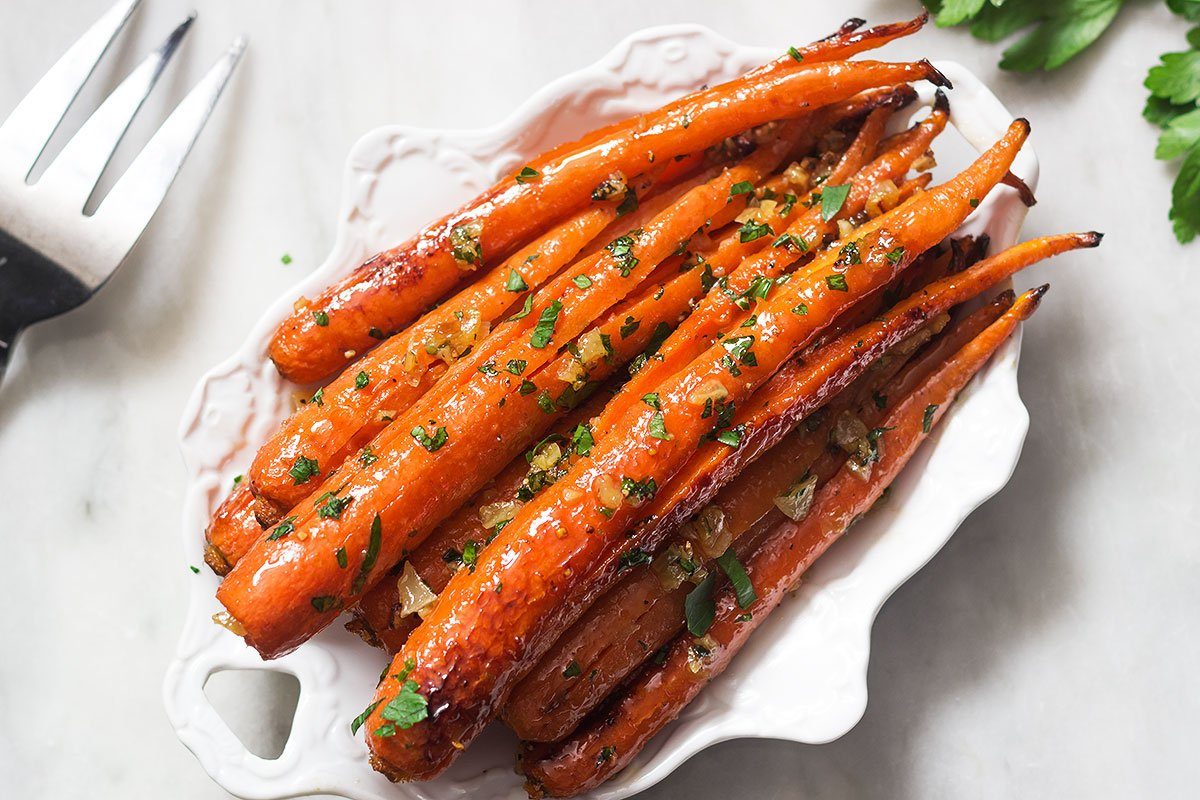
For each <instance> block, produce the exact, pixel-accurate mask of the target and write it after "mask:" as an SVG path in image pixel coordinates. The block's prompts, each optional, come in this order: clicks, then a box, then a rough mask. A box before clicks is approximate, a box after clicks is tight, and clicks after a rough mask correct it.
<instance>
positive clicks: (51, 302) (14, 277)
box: [0, 0, 245, 376]
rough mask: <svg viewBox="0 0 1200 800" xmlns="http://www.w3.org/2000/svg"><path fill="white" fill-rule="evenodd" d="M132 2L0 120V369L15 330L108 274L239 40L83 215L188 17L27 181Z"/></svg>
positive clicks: (164, 184) (190, 135)
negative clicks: (36, 176) (90, 211)
mask: <svg viewBox="0 0 1200 800" xmlns="http://www.w3.org/2000/svg"><path fill="white" fill-rule="evenodd" d="M140 1H141V0H119V2H117V4H116V5H115V6H114V7H113V8H111V9H110V10H109V11H108V12H107V13H106V14H105V15H104V16H103V17H102V18H101V19H100V20H98V21H97V22H96V23H95V24H94V25H92V27H91V28H90V29H89V30H88V31H87V33H85V34H84V35H83V37H82V38H80V39H79V41H77V42H76V43H75V44H74V45H72V46H71V49H70V50H68V51H67V52H66V54H65V55H64V56H63V57H62V58H61V59H59V61H58V63H57V64H55V65H54V66H53V67H52V68H51V69H50V71H49V72H47V73H46V75H45V76H44V77H43V78H42V79H41V80H40V81H39V82H38V84H37V86H35V87H34V88H33V90H32V91H31V92H30V93H29V94H28V95H26V96H25V98H24V99H23V100H22V101H21V102H20V103H19V104H18V105H17V107H16V108H15V109H14V110H13V112H12V114H11V115H10V116H9V118H8V119H7V121H5V123H4V124H3V125H2V126H0V376H2V375H3V373H4V369H5V367H6V365H7V363H8V357H9V354H10V353H11V351H12V348H13V343H14V342H15V340H16V337H17V334H18V333H20V331H21V330H22V329H23V328H25V327H27V326H28V325H31V324H32V323H34V322H38V321H40V320H44V319H47V318H49V317H53V316H56V315H58V314H62V313H63V312H65V311H69V310H71V309H73V308H75V307H76V306H78V305H79V304H81V303H83V302H84V301H85V300H87V299H88V298H89V297H91V296H92V295H93V294H94V293H95V292H96V290H97V289H99V288H100V286H102V285H103V284H104V282H105V281H106V280H108V278H109V277H110V276H111V275H112V274H113V272H115V271H116V269H117V267H118V266H119V265H120V263H121V261H122V260H124V258H125V256H126V255H127V254H128V253H129V251H130V250H131V249H132V248H133V245H134V243H135V242H137V239H138V237H139V236H140V235H141V234H142V231H143V230H145V228H146V225H147V223H149V222H150V218H151V217H152V216H153V215H154V212H155V210H156V209H157V208H158V206H159V204H160V203H161V202H162V199H163V196H164V195H166V193H167V189H168V188H170V186H171V182H172V181H173V180H174V179H175V175H176V173H177V172H178V171H179V168H180V167H181V166H182V165H183V161H184V159H185V158H186V157H187V154H188V152H189V151H190V150H191V148H192V145H193V144H194V143H195V141H196V138H197V137H198V136H199V135H200V131H201V129H202V128H203V127H204V124H205V122H207V121H208V117H209V115H210V114H211V113H212V110H213V108H214V107H215V106H216V103H217V100H218V99H219V98H220V96H221V92H222V90H223V89H224V88H225V84H226V83H228V81H229V77H230V76H231V75H232V74H233V70H234V68H235V67H236V66H237V63H238V60H239V59H240V57H241V54H242V50H243V49H244V47H245V40H244V39H242V38H240V37H239V38H238V39H237V40H236V41H234V43H233V44H232V46H230V48H229V50H228V51H227V52H226V53H225V54H224V55H223V56H222V57H221V58H220V59H219V60H218V61H217V63H216V64H215V65H214V66H213V67H212V68H211V69H210V70H209V72H208V73H207V74H206V75H205V76H204V78H203V79H202V80H201V81H200V82H199V83H198V84H197V85H196V86H195V88H193V89H192V90H191V92H189V93H188V95H187V97H186V98H184V100H183V101H182V102H181V103H180V104H179V105H178V106H176V107H175V109H174V111H172V112H171V114H170V116H169V117H167V119H166V121H165V122H163V124H162V125H161V126H160V127H159V128H158V130H157V131H156V132H155V133H154V135H153V136H152V137H151V139H150V141H149V142H148V143H147V144H146V146H145V148H144V149H143V150H142V151H141V153H139V154H138V156H137V157H136V158H135V159H134V161H133V163H132V164H131V165H130V167H129V169H128V170H127V171H126V172H125V174H124V175H122V176H121V177H120V179H119V180H118V181H117V182H116V184H115V185H114V186H113V188H112V190H111V191H110V192H109V193H108V195H107V196H106V197H105V198H104V199H103V201H102V202H101V203H100V205H99V207H98V208H97V209H96V211H95V213H94V214H91V215H90V216H89V215H85V214H84V206H85V205H86V203H87V202H88V199H89V198H90V196H91V194H92V192H93V191H94V190H95V187H96V183H97V182H98V181H99V179H100V176H101V173H103V172H104V169H105V167H106V166H107V165H108V161H109V159H110V158H111V157H112V154H113V151H114V150H115V149H116V146H117V144H118V143H119V142H120V141H121V138H122V137H123V136H124V135H125V131H126V130H127V129H128V127H129V124H130V122H131V121H132V120H133V117H134V115H135V114H136V113H137V111H138V109H139V108H140V107H141V105H142V102H143V101H144V100H145V99H146V97H147V95H149V93H150V90H151V89H153V88H154V84H155V83H156V82H157V81H158V78H159V76H160V75H161V74H162V71H163V69H164V68H165V67H166V65H167V62H168V61H170V60H171V57H172V56H173V55H174V54H175V51H176V49H177V48H178V46H179V43H180V42H181V41H182V40H183V37H184V36H185V35H186V34H187V31H188V29H189V28H190V27H191V24H192V21H193V20H194V18H195V16H194V15H192V16H190V17H188V18H187V19H186V20H184V21H183V22H182V23H181V24H180V25H179V26H178V27H177V28H176V29H175V30H174V31H172V33H171V35H170V36H168V37H167V40H166V41H165V42H163V44H162V45H161V46H160V47H159V48H158V49H157V50H155V51H154V52H153V53H151V54H150V55H149V56H147V57H146V59H145V60H144V61H143V62H142V63H141V64H140V65H139V66H138V67H137V68H135V69H134V71H133V72H132V73H130V75H129V76H128V77H127V78H126V79H125V80H124V81H122V82H121V84H120V85H119V86H118V87H117V88H116V89H114V90H113V92H112V93H111V94H110V95H109V96H108V97H107V98H106V99H105V100H104V102H103V103H102V104H101V105H100V107H99V108H98V109H96V111H95V113H93V114H92V116H91V117H89V118H88V120H87V121H86V122H85V123H84V124H83V126H82V127H81V128H80V129H79V131H78V132H77V133H76V134H75V135H74V136H73V137H72V138H71V139H70V141H69V142H68V143H67V144H66V146H65V147H64V148H63V150H62V152H61V153H60V154H59V155H58V156H57V157H56V158H55V159H54V161H53V162H51V164H50V166H49V167H48V168H47V169H46V171H45V172H44V173H43V175H42V176H41V178H40V179H39V180H38V181H36V182H34V183H30V182H29V176H30V173H31V172H32V171H33V167H34V164H35V163H36V162H37V160H38V158H39V157H40V156H41V154H42V151H43V150H44V149H45V147H46V144H47V143H48V142H49V140H50V137H51V136H52V135H53V134H54V132H55V130H56V129H57V128H58V126H59V124H60V123H61V122H62V119H63V116H64V115H65V114H66V112H67V109H68V108H69V107H70V105H71V103H72V102H74V100H75V97H76V96H77V95H78V93H79V90H80V89H81V88H83V85H84V83H85V82H86V81H87V79H88V78H89V77H90V76H91V74H92V71H93V70H94V69H95V67H96V64H97V63H98V62H99V61H100V58H101V57H102V56H103V55H104V53H105V51H106V50H107V49H108V47H109V45H110V44H111V43H112V41H113V40H114V39H115V38H116V36H117V34H118V33H120V31H121V29H122V28H123V27H125V23H126V22H127V21H128V20H129V17H130V15H132V14H133V12H134V10H135V9H136V7H137V6H138V4H139V3H140Z"/></svg>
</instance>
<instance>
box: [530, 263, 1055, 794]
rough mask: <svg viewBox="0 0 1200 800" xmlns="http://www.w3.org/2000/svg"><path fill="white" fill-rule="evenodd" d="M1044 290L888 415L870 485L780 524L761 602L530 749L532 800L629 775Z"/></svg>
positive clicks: (718, 619)
mask: <svg viewBox="0 0 1200 800" xmlns="http://www.w3.org/2000/svg"><path fill="white" fill-rule="evenodd" d="M1044 289H1045V287H1043V288H1042V289H1037V290H1034V291H1033V292H1029V293H1027V294H1025V295H1022V296H1021V298H1020V299H1019V300H1018V301H1017V302H1016V303H1015V304H1014V306H1013V307H1012V309H1010V310H1009V311H1008V312H1006V313H1005V314H1004V315H1003V316H1002V317H1001V318H1000V319H999V320H998V321H996V322H995V323H993V324H992V325H991V326H989V327H988V328H987V329H986V330H985V331H984V332H983V333H981V334H980V335H979V336H978V337H976V338H975V339H974V340H972V341H971V342H970V343H969V344H968V345H967V346H966V347H964V348H963V349H962V350H960V351H959V352H958V353H956V354H955V355H954V357H953V358H952V359H951V360H950V361H949V362H948V363H947V364H945V366H943V367H942V368H941V369H939V370H938V371H937V372H936V373H935V374H934V375H932V376H930V377H929V378H928V379H927V380H926V381H925V382H923V383H922V384H921V385H920V386H919V387H918V388H917V389H916V391H914V392H912V393H911V394H910V395H908V396H907V397H905V398H904V400H902V401H901V402H900V403H898V404H897V405H896V406H895V407H894V408H892V409H891V410H890V411H889V413H888V414H887V417H886V421H885V423H884V424H883V426H882V432H881V433H880V435H879V439H878V443H879V446H880V455H879V460H878V461H877V462H876V463H875V465H874V469H873V471H872V472H871V475H870V477H869V478H867V479H866V480H863V478H862V477H861V475H859V474H857V473H856V472H855V471H854V470H852V469H851V468H850V467H849V465H848V466H847V467H845V468H843V469H842V470H841V471H839V472H838V473H837V474H836V475H835V476H834V477H833V478H832V479H831V480H830V481H829V482H828V483H827V484H826V485H825V486H824V487H822V488H821V489H819V490H818V491H817V492H816V495H815V498H814V501H813V504H812V507H811V509H810V511H809V512H808V514H807V515H806V516H804V517H803V518H802V519H800V520H799V521H791V520H787V521H786V522H784V523H783V524H781V525H780V526H779V527H778V528H777V529H776V530H775V532H774V533H773V535H772V536H771V537H770V538H768V539H767V541H766V542H765V543H764V545H763V546H762V547H761V548H760V549H759V550H758V552H756V553H755V554H754V555H753V556H752V557H751V558H750V559H748V560H747V561H746V563H745V571H746V574H747V576H748V578H749V581H750V584H751V586H752V587H753V592H754V594H755V595H756V597H755V599H753V600H751V601H750V602H748V603H746V602H743V603H741V604H740V605H739V597H738V595H737V593H735V592H733V591H731V590H730V589H729V588H723V589H722V591H721V592H720V595H719V596H718V598H717V600H716V603H715V621H714V622H713V623H712V624H711V627H709V628H708V629H707V631H706V632H705V633H704V635H703V638H701V639H699V640H698V639H696V638H694V637H692V636H690V635H682V636H680V637H679V638H678V639H676V640H675V642H674V643H673V644H672V646H671V648H670V650H669V652H668V654H667V656H666V660H665V661H664V662H663V663H662V664H661V665H651V666H650V667H648V668H647V669H646V670H645V671H644V672H643V673H642V674H641V675H640V676H639V677H638V678H637V679H636V680H635V681H634V682H633V683H632V684H631V685H630V686H629V687H628V688H627V689H626V690H624V691H623V692H621V693H620V695H619V696H618V697H617V698H616V699H615V702H614V703H613V704H612V705H611V706H610V707H608V708H606V709H603V710H602V712H600V713H598V714H597V715H596V716H595V718H594V719H593V720H592V721H590V722H589V723H587V724H586V725H585V726H584V727H583V728H581V729H580V730H579V731H577V732H576V733H575V734H573V735H572V736H570V737H569V738H567V739H566V740H564V741H563V742H560V743H556V744H553V745H548V746H544V747H534V748H530V749H528V750H527V751H526V752H525V753H524V754H523V755H522V758H521V764H520V769H521V770H522V771H523V772H524V774H525V776H526V779H527V781H526V788H527V790H528V791H529V795H530V797H532V798H541V797H544V796H551V797H570V796H573V795H576V794H579V793H582V792H584V791H587V790H588V789H591V788H594V787H596V786H598V785H599V784H600V783H602V782H603V781H605V780H607V779H608V778H609V777H610V776H612V775H613V774H615V773H616V772H617V771H618V770H620V769H621V768H623V767H624V766H625V765H627V764H628V763H629V762H630V761H631V760H632V759H633V758H634V757H635V756H636V755H637V754H638V753H639V752H641V750H642V748H643V747H645V745H646V743H647V742H648V741H649V740H650V738H651V737H653V736H654V734H656V733H657V732H658V731H660V730H661V729H662V728H663V727H664V726H665V725H666V724H667V723H668V722H670V721H671V720H672V719H674V718H675V717H676V716H677V715H678V714H679V712H680V711H681V710H682V709H683V708H684V706H686V705H687V703H689V702H690V701H691V700H692V699H693V698H694V697H695V696H696V694H697V693H699V691H700V689H701V688H703V686H704V685H705V684H707V683H708V682H709V681H711V680H712V679H713V678H715V677H716V676H717V675H719V674H720V673H721V672H722V671H724V669H725V667H726V666H727V665H728V664H729V661H730V659H732V657H733V656H734V655H735V654H736V653H737V651H738V650H740V649H741V647H742V646H743V645H744V644H745V642H746V641H747V639H748V637H749V635H750V634H751V632H753V630H754V629H755V628H757V627H758V626H759V625H761V624H762V621H763V620H764V619H765V618H766V617H767V615H768V614H769V613H770V612H771V611H772V610H774V609H775V608H776V607H777V606H778V605H779V603H780V601H781V600H782V599H783V596H784V595H785V594H786V593H787V592H788V591H790V590H791V589H792V587H794V586H795V583H796V581H797V580H799V578H800V576H801V575H803V574H804V572H805V571H806V570H807V569H808V567H809V566H810V565H811V564H812V563H813V561H814V560H816V558H817V557H819V556H820V555H821V554H822V553H824V552H825V550H826V549H828V547H829V546H830V545H831V544H832V543H833V542H834V541H836V540H837V539H838V538H839V537H840V536H841V535H842V534H843V533H844V532H845V531H846V529H847V528H849V527H850V525H851V524H852V523H853V521H854V520H855V519H856V518H857V517H858V516H859V515H861V514H863V513H864V512H866V511H867V510H869V509H870V508H871V506H872V505H873V504H874V503H875V501H876V500H877V499H878V498H879V496H880V495H881V494H882V493H883V491H884V489H886V488H887V487H888V486H889V485H890V484H891V482H892V481H893V480H894V479H895V477H896V475H897V474H898V473H899V471H900V470H901V469H902V468H903V467H904V465H905V464H906V463H907V462H908V460H909V459H910V458H911V456H912V454H913V453H914V451H915V450H916V448H917V447H918V445H920V443H921V442H922V441H923V440H924V439H925V438H927V436H928V435H929V433H930V431H931V430H932V428H933V426H934V425H936V423H937V422H938V421H939V420H940V419H941V417H942V416H943V415H944V414H945V411H946V409H947V407H948V406H949V404H950V403H951V402H953V400H954V398H955V397H956V396H957V394H958V392H959V391H960V390H961V389H962V387H963V386H964V385H966V383H967V381H969V380H970V379H971V377H972V376H973V375H974V374H975V373H976V372H977V371H978V370H979V369H980V368H981V367H982V366H983V365H984V364H985V363H986V362H987V360H988V359H989V358H990V357H991V355H992V354H993V353H994V352H995V351H996V349H997V348H998V347H999V346H1000V345H1001V344H1003V342H1004V341H1005V340H1006V339H1007V338H1008V337H1009V336H1010V335H1011V334H1012V332H1013V331H1014V330H1015V329H1016V327H1017V325H1018V324H1019V323H1020V321H1021V320H1023V319H1026V318H1027V317H1028V316H1029V315H1030V314H1031V313H1033V311H1034V309H1036V307H1037V304H1038V301H1039V299H1040V297H1041V296H1042V293H1043V292H1044ZM743 599H744V598H743ZM747 612H748V613H747Z"/></svg>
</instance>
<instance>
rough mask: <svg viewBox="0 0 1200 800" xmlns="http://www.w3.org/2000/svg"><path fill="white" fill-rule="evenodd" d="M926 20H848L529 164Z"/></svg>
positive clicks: (875, 42) (683, 112)
mask: <svg viewBox="0 0 1200 800" xmlns="http://www.w3.org/2000/svg"><path fill="white" fill-rule="evenodd" d="M928 21H929V15H928V14H927V13H922V14H920V15H919V16H917V17H914V18H913V19H911V20H907V21H904V22H895V23H889V24H886V25H879V26H876V27H874V28H869V29H867V30H865V31H859V30H858V29H859V28H860V27H862V26H863V25H865V24H866V22H865V20H861V19H856V18H855V19H849V20H847V21H846V22H845V23H843V24H842V26H841V27H840V28H839V29H838V30H837V31H835V32H834V33H832V34H830V35H829V36H826V37H824V38H823V39H819V40H817V41H815V42H813V43H811V44H809V45H806V46H804V47H800V48H796V54H795V55H793V54H792V53H791V52H790V51H789V52H788V53H786V54H785V55H783V56H780V57H779V58H777V59H775V60H773V61H770V62H768V63H767V64H764V65H762V66H760V67H756V68H754V69H752V70H750V71H748V72H746V73H745V74H743V75H740V76H738V77H737V78H734V79H732V80H731V81H728V82H726V83H723V84H720V85H718V86H715V87H712V88H704V89H700V90H699V91H696V92H692V93H690V94H688V95H685V96H684V97H682V98H680V99H679V100H675V101H673V102H671V103H668V104H667V105H665V106H663V107H662V108H659V109H656V110H654V111H651V112H648V113H646V114H641V115H638V116H634V117H630V118H627V119H623V120H621V121H619V122H616V123H613V124H611V125H606V126H604V127H601V128H597V129H596V130H593V131H591V132H590V133H587V134H584V135H583V136H582V137H581V138H579V139H577V140H575V141H573V142H567V143H564V144H562V145H559V146H557V147H555V148H553V149H551V150H549V151H547V152H546V153H544V154H542V155H541V156H539V157H538V158H537V159H534V160H533V161H532V162H531V164H530V166H531V167H534V168H540V167H543V166H545V165H546V164H548V163H550V162H551V161H554V160H556V159H560V158H563V157H565V156H567V155H570V154H572V153H575V152H578V151H579V150H581V149H583V148H584V147H585V146H587V145H591V144H594V143H595V142H597V141H600V140H602V139H607V138H611V137H613V136H614V135H616V134H628V133H629V132H630V131H631V130H633V129H638V130H646V129H647V128H650V127H653V126H656V125H664V124H673V123H678V122H679V121H680V120H681V119H683V118H686V117H690V116H691V115H694V114H695V113H696V111H697V110H699V109H700V108H702V107H703V106H704V105H705V104H706V103H708V102H713V101H719V100H720V99H721V98H723V97H725V96H728V94H729V93H730V92H732V91H733V90H735V89H736V88H738V87H743V86H747V85H750V84H753V83H754V82H755V81H759V80H762V79H764V78H767V77H770V76H772V75H778V74H781V73H785V72H793V71H795V70H797V69H800V68H801V67H802V66H808V65H812V64H816V63H819V62H822V61H839V60H846V59H849V58H852V57H853V56H855V55H858V54H859V53H862V52H864V51H866V50H874V49H876V48H879V47H883V46H884V45H886V44H888V43H889V42H893V41H895V40H896V39H899V38H902V37H904V36H910V35H912V34H914V33H916V32H917V31H919V30H921V28H923V27H924V26H925V23H927V22H928Z"/></svg>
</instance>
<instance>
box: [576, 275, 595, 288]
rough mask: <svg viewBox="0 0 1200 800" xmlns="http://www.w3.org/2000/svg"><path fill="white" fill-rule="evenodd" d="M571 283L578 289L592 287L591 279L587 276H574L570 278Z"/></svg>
mask: <svg viewBox="0 0 1200 800" xmlns="http://www.w3.org/2000/svg"><path fill="white" fill-rule="evenodd" d="M571 283H573V284H575V285H576V286H578V287H579V288H580V289H586V288H588V287H589V286H591V285H592V279H591V278H589V277H588V276H587V275H576V276H575V277H574V278H571Z"/></svg>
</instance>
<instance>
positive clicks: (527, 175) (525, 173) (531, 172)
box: [517, 167, 542, 183]
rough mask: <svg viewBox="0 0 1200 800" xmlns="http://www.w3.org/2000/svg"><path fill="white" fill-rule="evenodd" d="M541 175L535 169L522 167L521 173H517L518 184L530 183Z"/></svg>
mask: <svg viewBox="0 0 1200 800" xmlns="http://www.w3.org/2000/svg"><path fill="white" fill-rule="evenodd" d="M541 174H542V173H540V172H538V171H537V170H536V169H534V168H533V167H521V171H520V172H518V173H517V183H529V182H530V181H531V180H533V179H534V178H536V177H538V176H539V175H541Z"/></svg>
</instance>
